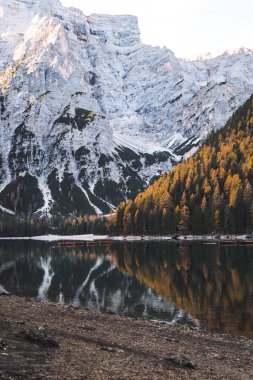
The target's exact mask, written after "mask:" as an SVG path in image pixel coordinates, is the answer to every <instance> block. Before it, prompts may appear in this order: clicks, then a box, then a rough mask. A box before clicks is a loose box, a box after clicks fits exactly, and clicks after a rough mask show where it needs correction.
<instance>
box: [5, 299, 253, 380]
mask: <svg viewBox="0 0 253 380" xmlns="http://www.w3.org/2000/svg"><path fill="white" fill-rule="evenodd" d="M252 357H253V340H247V339H245V338H242V337H232V336H229V335H221V334H212V333H208V332H204V331H197V330H191V329H189V328H188V329H187V328H182V327H176V326H169V325H165V324H155V323H152V322H147V321H143V320H139V319H138V320H137V319H132V318H127V317H120V316H116V315H112V314H103V313H100V312H93V311H89V310H86V309H76V308H73V307H71V306H65V305H59V304H54V303H49V302H41V301H38V300H35V299H23V298H18V297H15V296H8V295H2V296H0V379H1V380H5V379H26V380H27V379H29V380H31V379H43V380H44V379H61V380H62V379H68V380H70V379H78V380H81V379H92V380H97V379H110V380H123V379H128V380H129V379H145V380H148V379H150V380H155V379H201V380H203V379H236V380H241V379H253V359H252Z"/></svg>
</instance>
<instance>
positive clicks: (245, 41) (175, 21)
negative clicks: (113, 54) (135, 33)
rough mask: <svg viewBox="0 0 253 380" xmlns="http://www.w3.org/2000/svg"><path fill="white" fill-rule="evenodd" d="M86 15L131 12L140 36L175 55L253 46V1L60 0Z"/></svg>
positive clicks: (186, 55) (213, 52)
mask: <svg viewBox="0 0 253 380" xmlns="http://www.w3.org/2000/svg"><path fill="white" fill-rule="evenodd" d="M61 2H62V4H63V5H65V6H74V7H76V8H80V9H82V10H83V12H84V13H85V14H86V15H89V14H91V13H103V14H114V15H115V14H133V15H135V16H137V17H138V19H139V27H140V32H141V39H142V41H143V42H144V43H147V44H150V45H153V46H157V45H158V46H161V47H163V46H166V47H168V48H169V49H171V50H172V51H173V52H174V53H175V54H176V56H177V57H196V56H198V55H202V54H205V53H208V52H210V53H212V54H213V55H216V54H221V53H223V52H224V51H225V50H231V49H232V50H233V49H237V48H240V47H247V48H253V39H252V37H253V33H252V32H253V22H252V17H253V0H61Z"/></svg>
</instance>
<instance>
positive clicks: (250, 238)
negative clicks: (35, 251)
mask: <svg viewBox="0 0 253 380" xmlns="http://www.w3.org/2000/svg"><path fill="white" fill-rule="evenodd" d="M1 240H2V241H4V240H28V241H29V240H31V241H44V242H48V243H50V242H60V241H87V242H92V241H94V242H95V241H107V240H110V241H129V242H135V241H136V242H138V241H164V242H182V241H185V242H187V241H203V242H210V243H218V242H223V241H227V242H230V241H235V242H236V241H238V242H240V241H242V242H244V241H247V242H249V243H252V244H253V235H247V234H244V235H236V234H232V235H226V234H221V235H219V236H217V235H166V236H163V235H144V236H138V235H127V236H110V235H94V234H86V235H51V234H49V235H41V236H7V237H0V241H1Z"/></svg>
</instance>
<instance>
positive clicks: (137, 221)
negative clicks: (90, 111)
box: [111, 96, 253, 234]
mask: <svg viewBox="0 0 253 380" xmlns="http://www.w3.org/2000/svg"><path fill="white" fill-rule="evenodd" d="M111 224H112V229H113V230H115V231H116V232H117V233H120V234H121V233H125V234H129V233H137V234H142V233H149V234H168V233H175V232H180V233H184V234H189V233H193V234H202V233H211V232H214V231H216V232H225V233H245V232H252V230H253V96H251V97H250V98H249V99H248V100H247V101H246V102H245V104H244V105H243V106H241V107H240V108H239V109H238V110H237V111H236V112H235V113H234V114H233V116H232V117H231V118H230V119H229V121H228V122H227V124H226V126H225V127H224V128H222V129H220V130H219V131H217V132H212V133H211V135H210V136H209V137H208V139H207V141H206V142H205V143H204V144H203V146H202V147H201V149H200V150H199V151H197V152H196V153H195V154H194V155H193V156H192V157H190V158H188V160H186V161H185V162H182V163H180V164H178V165H177V166H176V167H175V168H174V169H172V170H171V171H169V172H168V174H167V175H166V174H164V175H163V176H162V177H161V178H160V179H159V180H158V181H156V182H154V184H153V185H152V186H150V187H149V188H148V189H147V190H145V191H144V192H143V193H140V194H138V196H137V197H136V198H135V200H134V201H128V203H121V205H120V206H119V207H118V209H117V210H116V213H115V215H114V216H112V217H111Z"/></svg>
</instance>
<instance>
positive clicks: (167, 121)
mask: <svg viewBox="0 0 253 380" xmlns="http://www.w3.org/2000/svg"><path fill="white" fill-rule="evenodd" d="M0 17H1V20H0V209H4V210H6V209H9V210H11V211H12V212H13V211H14V212H15V211H16V212H21V211H22V212H23V211H27V210H30V212H34V211H36V210H37V212H41V213H44V212H50V210H54V212H56V211H57V212H62V213H65V214H68V213H71V212H73V211H75V210H76V212H78V213H80V212H82V213H94V212H99V210H101V212H108V211H109V209H111V208H112V204H114V205H117V204H118V203H119V202H120V201H121V200H122V199H126V198H129V197H133V196H135V195H136V193H137V192H138V191H140V190H143V188H144V186H146V185H147V184H148V183H149V182H150V181H152V179H153V178H154V177H156V176H158V175H160V174H161V172H163V171H167V170H168V169H169V168H170V167H171V166H172V164H173V163H174V162H176V161H178V160H180V159H181V158H182V157H185V156H186V155H189V154H191V153H192V152H193V151H194V150H196V149H197V147H198V146H199V144H200V142H201V141H202V140H203V139H204V138H205V136H207V135H208V133H209V132H210V131H211V130H212V129H216V128H220V127H222V126H223V125H224V123H225V122H226V120H227V119H228V117H229V116H231V114H232V112H233V111H234V110H235V109H236V108H237V107H238V106H239V105H240V104H242V103H243V102H244V101H245V100H246V99H247V98H248V97H249V96H250V95H251V94H252V93H253V75H252V67H253V55H252V54H251V53H250V49H249V50H246V49H244V50H243V51H241V50H239V51H238V52H237V53H236V54H231V55H223V56H219V57H215V58H212V59H210V57H207V58H208V59H201V60H194V61H183V60H179V59H178V58H177V57H175V55H174V54H173V52H172V51H170V50H169V49H166V48H164V49H161V48H159V47H151V46H149V45H145V44H143V43H141V41H140V32H139V28H138V20H137V18H136V17H134V16H129V15H124V16H110V15H97V14H94V15H91V16H85V15H84V14H83V13H82V12H81V11H79V10H77V9H75V8H65V7H63V6H62V5H61V3H60V2H59V1H58V0H53V1H49V0H36V1H35V0H9V1H6V0H0ZM20 188H22V189H23V191H22V192H20ZM25 188H28V189H29V191H30V192H32V194H33V197H30V198H28V199H27V200H24V199H23V197H24V196H25V192H24V189H25ZM27 204H28V206H29V207H28V206H27ZM24 205H26V206H24ZM27 207H28V209H27Z"/></svg>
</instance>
